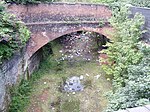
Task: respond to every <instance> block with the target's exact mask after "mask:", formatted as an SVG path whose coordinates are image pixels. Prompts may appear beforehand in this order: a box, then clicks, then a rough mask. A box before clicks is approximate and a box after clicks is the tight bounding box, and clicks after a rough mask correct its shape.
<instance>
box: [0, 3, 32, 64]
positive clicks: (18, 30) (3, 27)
mask: <svg viewBox="0 0 150 112" xmlns="http://www.w3.org/2000/svg"><path fill="white" fill-rule="evenodd" d="M29 37H30V32H29V30H28V29H27V28H26V27H25V26H24V25H23V23H22V22H21V21H19V20H17V19H16V18H15V16H14V15H12V14H9V13H8V12H6V10H5V4H4V2H0V63H2V60H6V59H8V58H10V57H11V56H12V55H13V53H14V52H16V51H17V50H19V49H20V48H22V47H23V46H24V45H25V43H26V42H27V40H28V39H29Z"/></svg>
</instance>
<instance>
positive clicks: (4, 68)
mask: <svg viewBox="0 0 150 112" xmlns="http://www.w3.org/2000/svg"><path fill="white" fill-rule="evenodd" d="M41 53H42V52H41V50H39V51H38V52H36V53H35V54H34V55H33V56H32V57H31V58H30V59H29V60H27V59H28V58H27V56H26V54H25V50H23V51H22V52H21V51H20V52H17V53H16V54H15V55H14V56H13V57H12V58H11V59H10V60H8V61H6V62H4V63H3V64H2V65H1V66H0V112H8V105H9V103H10V94H9V89H10V87H12V86H13V85H17V84H18V83H19V82H20V80H21V79H23V78H27V77H28V74H31V73H32V72H33V71H34V70H35V69H37V68H38V66H39V63H40V60H41V59H42V55H41Z"/></svg>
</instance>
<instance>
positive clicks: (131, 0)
mask: <svg viewBox="0 0 150 112" xmlns="http://www.w3.org/2000/svg"><path fill="white" fill-rule="evenodd" d="M4 1H5V2H7V3H17V4H35V3H44V2H88V3H102V4H109V5H112V4H113V5H114V4H115V5H118V3H124V4H131V5H134V6H140V7H150V1H149V0H4Z"/></svg>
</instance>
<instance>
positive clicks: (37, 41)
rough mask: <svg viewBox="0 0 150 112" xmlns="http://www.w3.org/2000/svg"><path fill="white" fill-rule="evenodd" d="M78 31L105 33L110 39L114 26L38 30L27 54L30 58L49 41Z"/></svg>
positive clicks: (29, 44) (33, 36) (32, 37)
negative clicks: (62, 30)
mask: <svg viewBox="0 0 150 112" xmlns="http://www.w3.org/2000/svg"><path fill="white" fill-rule="evenodd" d="M78 31H85V32H95V33H97V34H100V35H104V36H105V37H107V38H108V39H111V33H110V32H113V28H112V27H109V26H105V27H102V28H91V27H83V28H77V29H70V30H67V31H65V32H56V33H54V32H38V33H36V34H35V33H34V34H32V36H31V38H30V40H29V43H28V45H27V55H28V59H30V57H31V56H32V55H33V54H34V53H35V52H37V51H38V50H39V49H40V48H42V47H43V46H44V45H46V44H47V43H49V42H51V41H53V40H55V39H57V38H60V37H62V36H63V35H67V34H71V33H74V32H78Z"/></svg>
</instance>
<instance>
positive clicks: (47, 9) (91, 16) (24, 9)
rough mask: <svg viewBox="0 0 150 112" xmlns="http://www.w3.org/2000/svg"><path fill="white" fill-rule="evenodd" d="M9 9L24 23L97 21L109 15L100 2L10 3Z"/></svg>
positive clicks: (109, 12)
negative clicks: (26, 4)
mask: <svg viewBox="0 0 150 112" xmlns="http://www.w3.org/2000/svg"><path fill="white" fill-rule="evenodd" d="M8 8H9V9H8V10H9V11H10V12H12V13H14V14H15V15H17V16H18V17H19V18H20V19H21V20H23V21H24V22H25V23H31V22H46V21H98V20H99V19H104V20H106V19H108V18H110V17H111V11H110V10H109V8H108V6H106V5H100V4H68V3H49V4H38V5H29V6H25V5H15V4H14V5H11V6H9V7H8Z"/></svg>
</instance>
